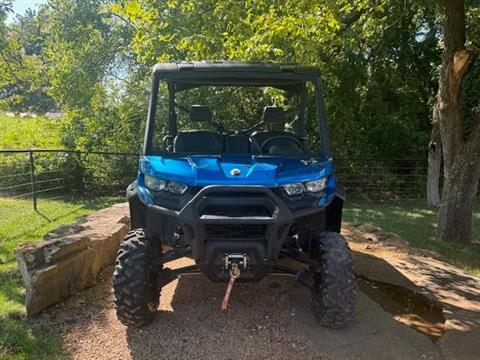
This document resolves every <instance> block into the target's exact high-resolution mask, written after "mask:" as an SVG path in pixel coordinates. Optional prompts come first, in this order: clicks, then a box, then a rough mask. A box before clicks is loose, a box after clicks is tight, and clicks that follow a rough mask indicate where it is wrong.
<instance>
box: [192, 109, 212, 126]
mask: <svg viewBox="0 0 480 360" xmlns="http://www.w3.org/2000/svg"><path fill="white" fill-rule="evenodd" d="M212 117H213V115H212V111H211V110H210V108H209V107H208V106H205V105H192V106H191V107H190V121H192V122H211V121H212Z"/></svg>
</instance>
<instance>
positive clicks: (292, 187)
mask: <svg viewBox="0 0 480 360" xmlns="http://www.w3.org/2000/svg"><path fill="white" fill-rule="evenodd" d="M283 190H285V192H286V193H287V194H288V195H289V196H298V195H302V194H303V193H304V192H305V186H303V184H302V183H295V184H287V185H283Z"/></svg>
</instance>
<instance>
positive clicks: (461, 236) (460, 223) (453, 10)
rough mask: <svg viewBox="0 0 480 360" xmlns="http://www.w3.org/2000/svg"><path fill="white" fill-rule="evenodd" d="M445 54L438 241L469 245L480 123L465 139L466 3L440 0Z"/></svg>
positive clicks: (469, 59)
mask: <svg viewBox="0 0 480 360" xmlns="http://www.w3.org/2000/svg"><path fill="white" fill-rule="evenodd" d="M440 4H441V7H442V10H443V11H444V15H445V16H444V20H443V30H444V32H443V33H444V36H443V42H444V51H443V57H442V66H441V69H440V77H439V89H438V94H437V100H436V104H435V111H436V114H437V115H438V123H439V125H440V135H441V140H442V153H443V174H444V181H443V191H442V201H441V205H440V209H439V213H438V228H437V237H438V238H439V239H440V240H444V241H452V242H458V243H469V242H470V241H471V238H472V211H473V201H474V199H475V196H476V192H477V185H478V180H479V177H480V119H478V117H477V120H476V123H475V124H474V126H473V127H472V129H471V130H470V131H469V132H468V134H466V131H465V126H464V121H465V112H464V109H463V106H464V104H463V101H462V100H463V99H462V82H463V79H464V77H465V74H466V73H467V72H468V71H469V69H470V66H471V65H472V63H473V59H474V56H473V53H472V52H471V51H469V50H467V49H466V48H465V41H466V28H465V4H464V0H440Z"/></svg>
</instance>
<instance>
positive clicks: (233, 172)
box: [230, 169, 242, 176]
mask: <svg viewBox="0 0 480 360" xmlns="http://www.w3.org/2000/svg"><path fill="white" fill-rule="evenodd" d="M241 173H242V172H241V171H240V169H232V171H230V174H232V176H238V175H240V174H241Z"/></svg>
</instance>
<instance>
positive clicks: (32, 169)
mask: <svg viewBox="0 0 480 360" xmlns="http://www.w3.org/2000/svg"><path fill="white" fill-rule="evenodd" d="M28 154H29V163H30V182H31V183H32V200H33V210H35V211H36V212H38V210H37V193H36V186H35V161H34V159H33V151H29V153H28Z"/></svg>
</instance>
